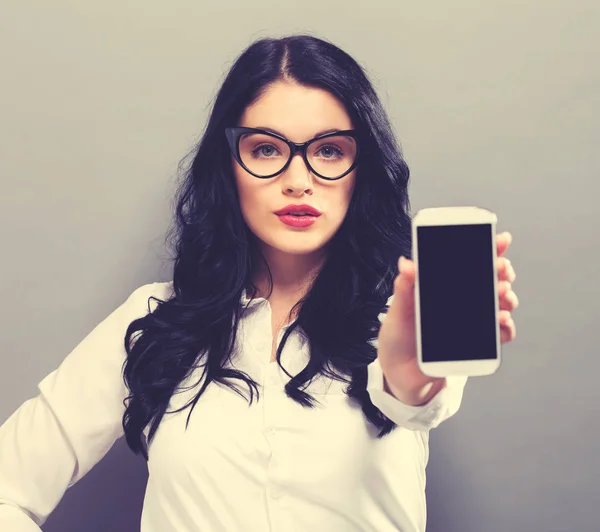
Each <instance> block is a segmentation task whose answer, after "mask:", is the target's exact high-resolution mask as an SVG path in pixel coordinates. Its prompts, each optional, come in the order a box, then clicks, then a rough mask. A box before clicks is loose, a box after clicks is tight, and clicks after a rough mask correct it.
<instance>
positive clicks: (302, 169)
mask: <svg viewBox="0 0 600 532" xmlns="http://www.w3.org/2000/svg"><path fill="white" fill-rule="evenodd" d="M311 177H312V172H311V171H310V169H309V168H308V166H307V165H306V163H305V162H304V159H303V158H302V154H301V153H299V152H297V153H295V154H294V155H293V157H292V160H291V161H290V164H289V166H288V167H287V168H286V170H285V172H283V174H282V175H281V178H282V180H281V181H282V185H283V187H284V188H286V189H293V190H300V189H303V190H309V189H310V188H311V185H312V179H311Z"/></svg>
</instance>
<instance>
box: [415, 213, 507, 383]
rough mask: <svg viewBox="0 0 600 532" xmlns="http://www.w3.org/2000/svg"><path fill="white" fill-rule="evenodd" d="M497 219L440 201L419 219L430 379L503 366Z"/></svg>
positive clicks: (418, 305) (418, 292) (422, 319)
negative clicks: (441, 204) (499, 318)
mask: <svg viewBox="0 0 600 532" xmlns="http://www.w3.org/2000/svg"><path fill="white" fill-rule="evenodd" d="M496 223H497V217H496V215H495V214H494V213H493V212H490V211H488V210H485V209H481V208H479V207H439V208H429V209H423V210H421V211H419V212H418V213H417V214H416V215H415V217H414V219H413V229H412V232H413V235H412V236H413V238H412V242H413V261H414V263H415V267H416V278H415V322H416V323H415V325H416V345H417V359H418V364H419V369H420V370H421V371H422V373H424V374H425V375H428V376H430V377H446V376H450V375H466V376H480V375H489V374H491V373H494V372H495V371H496V370H497V369H498V368H499V366H500V362H501V350H500V343H501V342H500V330H499V320H498V313H499V304H498V272H497V268H496V258H497V256H496Z"/></svg>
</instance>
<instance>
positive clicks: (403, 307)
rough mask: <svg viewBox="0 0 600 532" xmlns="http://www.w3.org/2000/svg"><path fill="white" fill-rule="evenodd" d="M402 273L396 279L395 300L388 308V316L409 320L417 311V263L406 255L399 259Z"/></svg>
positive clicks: (394, 318) (393, 318)
mask: <svg viewBox="0 0 600 532" xmlns="http://www.w3.org/2000/svg"><path fill="white" fill-rule="evenodd" d="M398 269H399V270H400V273H399V274H398V275H397V276H396V279H394V300H393V301H392V305H391V306H390V308H389V310H388V316H387V317H388V318H389V319H392V320H407V319H411V318H412V317H413V316H414V312H415V293H414V289H415V275H416V269H415V263H414V262H413V261H412V260H410V259H407V258H406V257H400V259H399V260H398Z"/></svg>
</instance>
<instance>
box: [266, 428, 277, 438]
mask: <svg viewBox="0 0 600 532" xmlns="http://www.w3.org/2000/svg"><path fill="white" fill-rule="evenodd" d="M275 431H276V429H275V427H270V428H268V429H267V434H268V435H269V436H273V434H275Z"/></svg>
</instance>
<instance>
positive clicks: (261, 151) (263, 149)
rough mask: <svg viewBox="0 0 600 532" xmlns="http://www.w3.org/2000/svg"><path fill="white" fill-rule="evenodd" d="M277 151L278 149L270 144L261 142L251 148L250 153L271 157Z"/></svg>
mask: <svg viewBox="0 0 600 532" xmlns="http://www.w3.org/2000/svg"><path fill="white" fill-rule="evenodd" d="M278 153H279V150H278V149H277V148H276V147H275V146H273V145H272V144H261V145H260V146H257V147H256V148H254V149H253V150H252V155H253V156H254V157H256V158H259V157H272V156H273V155H276V154H278Z"/></svg>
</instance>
